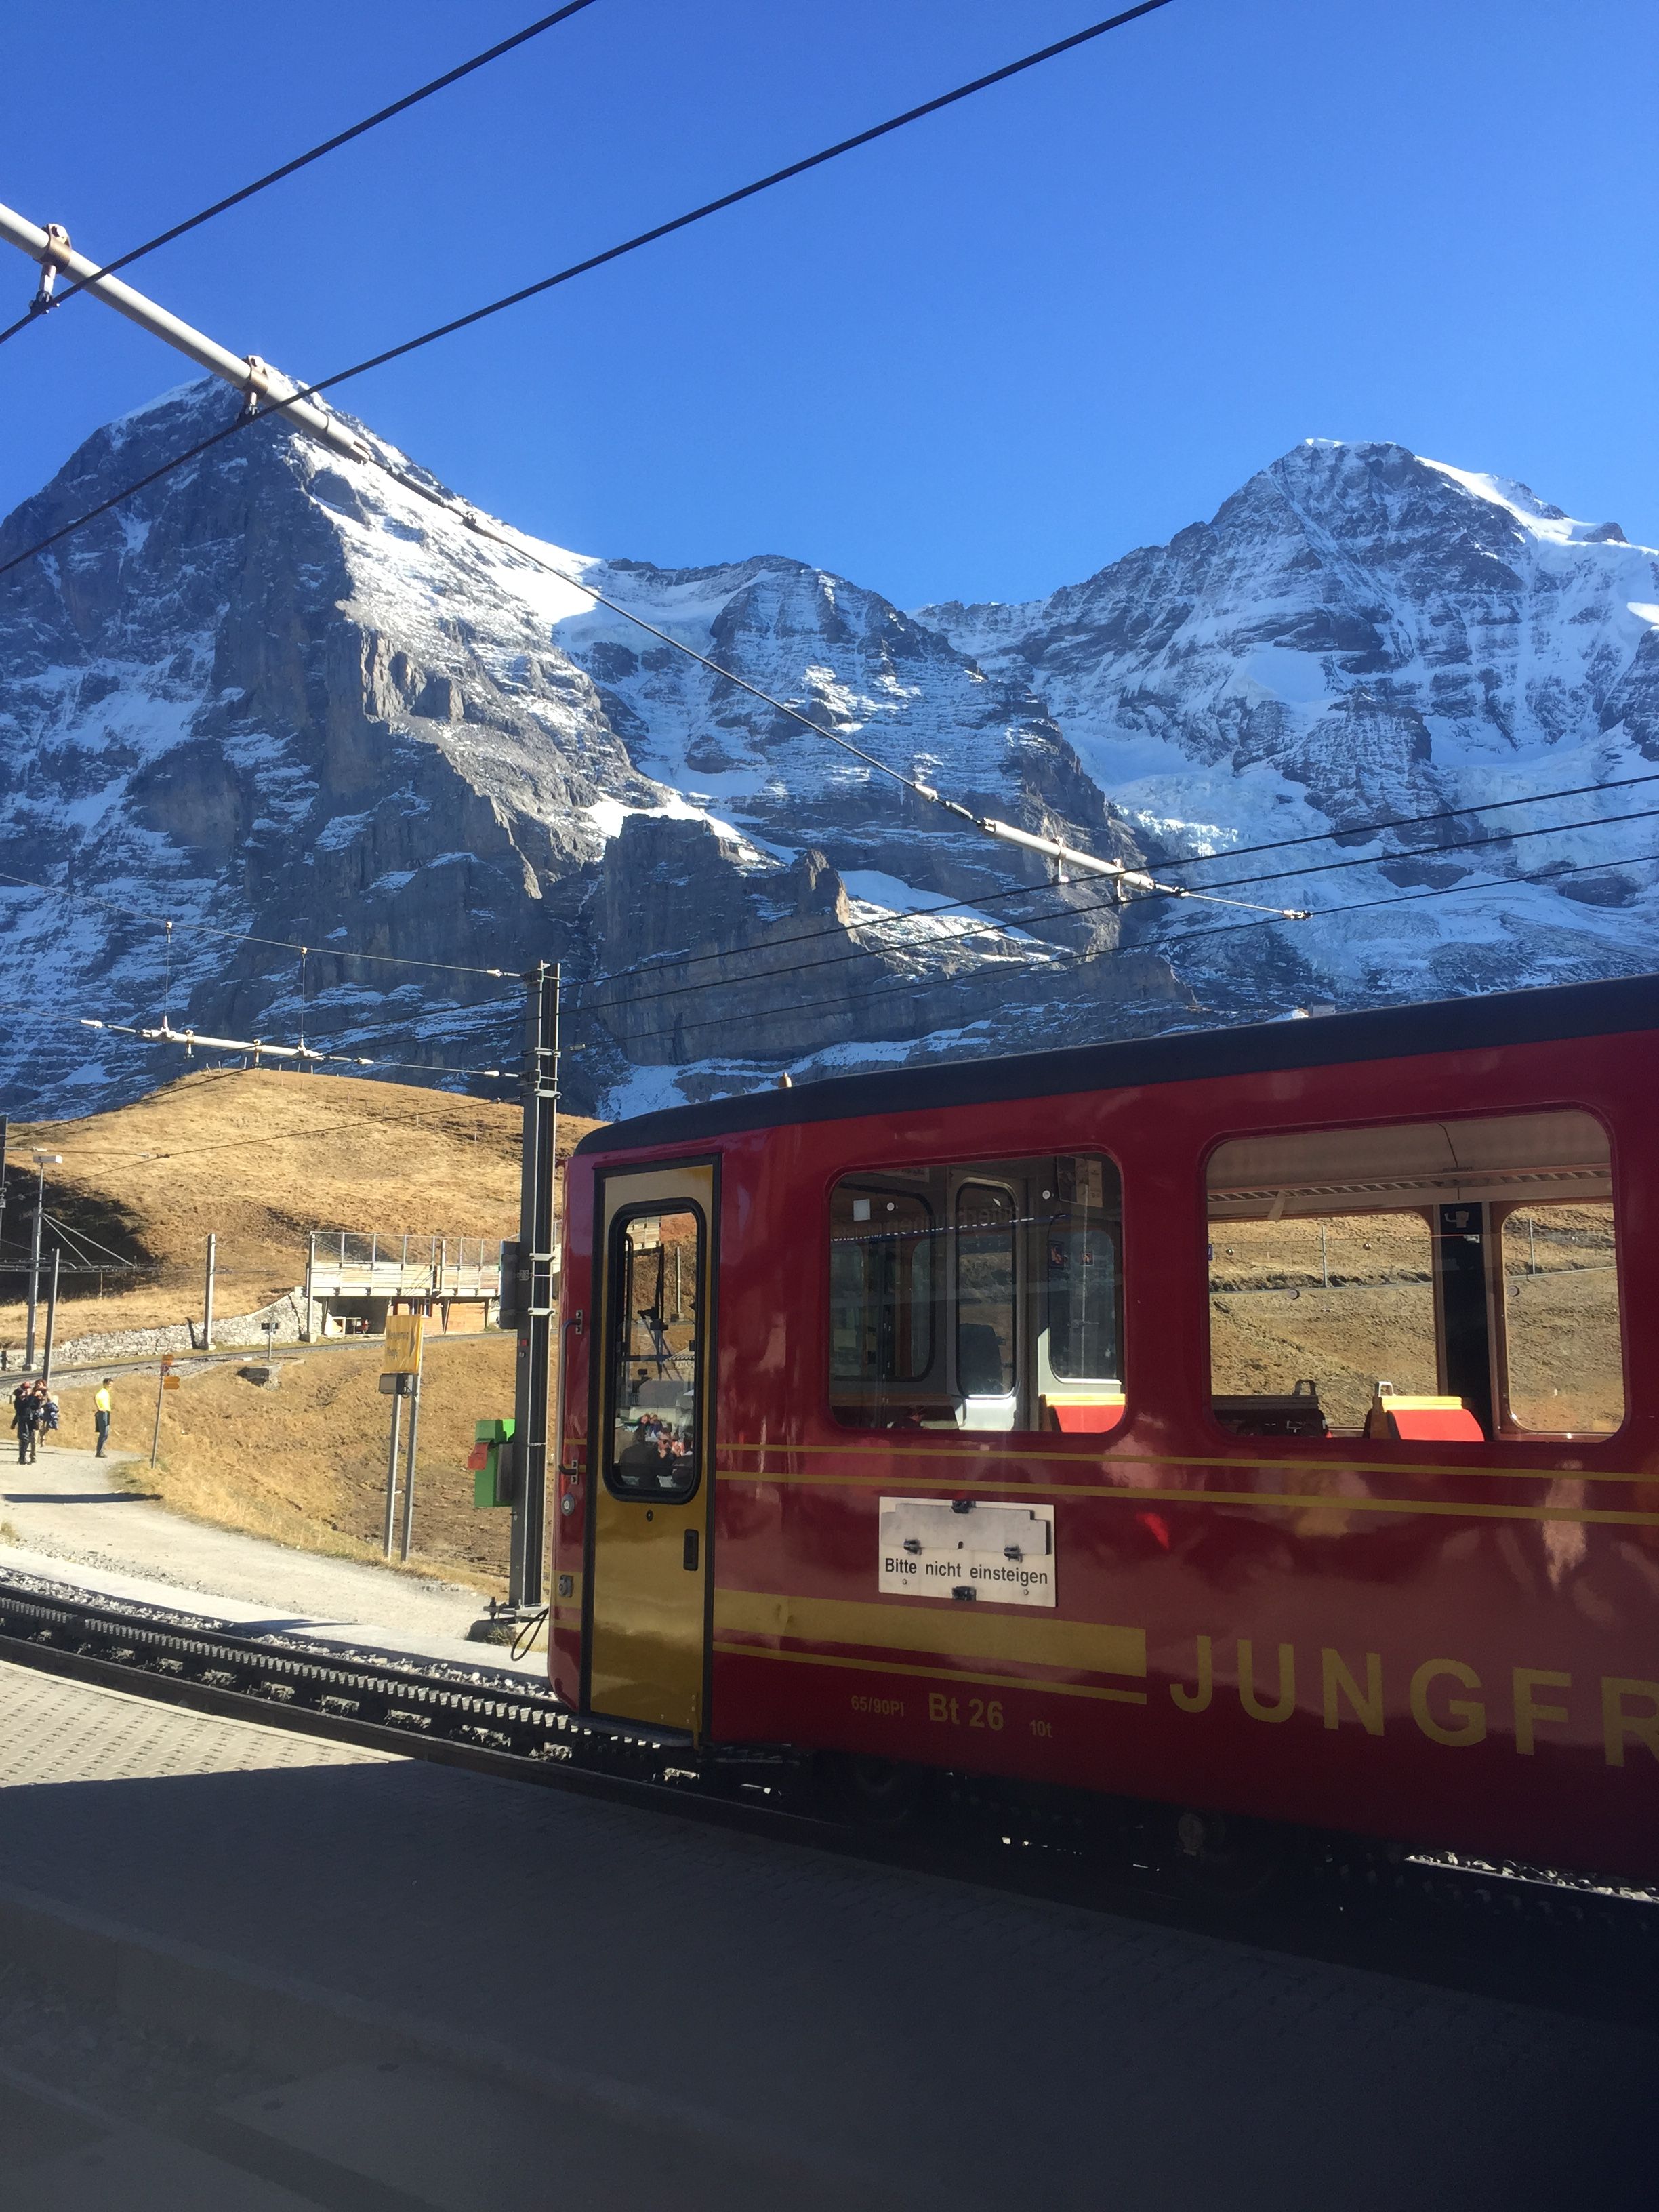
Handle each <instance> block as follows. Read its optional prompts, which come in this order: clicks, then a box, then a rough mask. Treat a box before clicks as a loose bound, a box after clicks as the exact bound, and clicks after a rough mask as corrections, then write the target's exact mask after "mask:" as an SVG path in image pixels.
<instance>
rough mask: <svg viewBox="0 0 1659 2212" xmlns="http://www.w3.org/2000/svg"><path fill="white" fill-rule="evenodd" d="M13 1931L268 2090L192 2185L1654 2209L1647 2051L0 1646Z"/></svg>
mask: <svg viewBox="0 0 1659 2212" xmlns="http://www.w3.org/2000/svg"><path fill="white" fill-rule="evenodd" d="M8 1785H9V1786H8ZM7 1956H14V1957H22V1958H26V1959H27V1962H28V1963H29V1965H30V1966H32V1967H33V1968H34V1969H35V1970H37V1971H40V1972H57V1973H58V1976H59V1977H60V1978H70V1979H72V1980H73V1981H74V1983H75V1984H76V1987H77V1988H79V1989H80V1990H82V1991H83V1992H84V1993H90V1994H93V1995H94V1996H97V1999H98V2001H99V2002H101V2003H102V2004H103V2005H105V2006H106V2008H108V2009H110V2010H111V2011H112V2012H115V2013H118V2014H125V2015H144V2016H146V2017H149V2018H162V2017H165V2018H166V2019H167V2021H169V2023H170V2024H171V2025H173V2026H174V2027H195V2028H196V2029H197V2030H198V2031H199V2032H201V2033H205V2034H208V2035H210V2036H211V2037H212V2038H214V2039H217V2040H219V2041H220V2042H221V2043H223V2042H224V2041H225V2040H226V2039H230V2040H232V2041H234V2040H236V2039H240V2042H241V2045H242V2047H243V2048H245V2049H246V2050H248V2051H258V2053H259V2055H260V2057H261V2060H262V2063H267V2064H270V2065H275V2066H277V2067H278V2068H280V2069H282V2070H283V2071H284V2072H285V2073H286V2074H287V2075H289V2076H290V2077H291V2080H290V2085H289V2087H285V2088H283V2089H282V2090H279V2091H277V2092H276V2093H274V2099H275V2101H274V2102H273V2100H272V2098H271V2097H270V2096H266V2097H260V2096H254V2097H252V2098H248V2099H244V2100H242V2101H241V2103H240V2105H237V2106H233V2107H229V2108H224V2109H221V2110H217V2111H216V2112H212V2113H210V2114H209V2115H208V2116H207V2117H206V2118H204V2121H203V2122H202V2124H201V2125H200V2126H198V2127H197V2128H196V2129H194V2130H191V2131H187V2132H188V2135H189V2139H188V2141H186V2142H185V2143H184V2145H183V2150H188V2151H189V2152H190V2154H191V2155H192V2156H196V2157H204V2158H216V2159H218V2160H221V2162H222V2163H224V2164H228V2165H229V2166H232V2167H233V2168H234V2171H235V2172H236V2173H237V2174H238V2175H240V2176H242V2177H244V2179H246V2182H247V2185H248V2187H249V2188H252V2184H253V2182H255V2181H257V2182H258V2184H260V2185H262V2186H264V2187H265V2188H266V2189H268V2190H273V2191H275V2190H283V2191H288V2192H289V2196H288V2197H287V2198H284V2197H258V2196H257V2195H246V2197H242V2196H224V2197H222V2199H221V2200H220V2201H221V2202H222V2203H223V2204H224V2205H225V2206H226V2207H229V2206H231V2205H240V2203H243V2202H244V2201H246V2203H248V2204H250V2205H253V2204H256V2203H284V2202H292V2201H294V2200H295V2199H297V2200H298V2202H299V2203H301V2204H302V2205H303V2204H306V2203H336V2204H347V2203H351V2204H372V2205H376V2206H381V2207H386V2208H391V2207H394V2206H414V2207H418V2206H422V2205H428V2206H437V2207H440V2208H446V2212H447V2209H448V2208H453V2212H470V2208H471V2207H472V2206H474V2205H478V2206H482V2205H483V2204H484V2203H500V2202H501V2201H504V2198H512V2197H515V2196H516V2197H517V2198H518V2201H521V2202H524V2203H526V2204H527V2205H532V2206H544V2205H545V2206H564V2205H567V2204H568V2205H571V2206H578V2205H582V2206H586V2205H594V2206H600V2205H606V2206H608V2205H610V2204H612V2203H614V2204H617V2206H619V2207H621V2206H624V2205H626V2206H636V2207H650V2208H652V2212H655V2208H657V2207H659V2206H661V2207H669V2208H674V2207H679V2206H684V2207H687V2208H691V2207H698V2208H701V2207H702V2205H704V2204H708V2205H710V2206H711V2207H712V2206H713V2205H714V2203H717V2202H718V2203H720V2205H721V2206H723V2207H724V2208H726V2212H739V2208H746V2207H748V2206H749V2205H751V2204H752V2205H755V2206H759V2205H760V2204H761V2203H765V2204H766V2205H767V2206H768V2208H769V2212H775V2207H776V2206H777V2205H778V2204H779V2203H788V2204H790V2205H791V2206H792V2208H793V2207H800V2208H803V2212H804V2208H806V2207H809V2206H811V2207H816V2206H817V2205H820V2204H822V2205H823V2206H826V2207H827V2206H829V2205H830V2204H836V2205H840V2206H854V2205H856V2206H859V2207H860V2208H863V2207H865V2206H870V2207H878V2206H889V2205H891V2206H915V2207H919V2208H928V2212H932V2208H936V2207H937V2208H941V2212H942V2208H944V2207H945V2206H950V2207H953V2208H957V2212H981V2208H985V2212H989V2209H990V2208H992V2207H997V2208H1006V2207H1008V2206H1010V2205H1012V2204H1018V2203H1036V2204H1041V2205H1042V2207H1043V2208H1044V2212H1049V2208H1053V2212H1073V2208H1075V2212H1083V2208H1085V2207H1087V2208H1089V2212H1099V2208H1102V2207H1110V2208H1112V2212H1177V2208H1178V2212H1190V2208H1191V2207H1193V2206H1194V2205H1195V2204H1199V2203H1204V2204H1213V2205H1217V2206H1220V2207H1224V2208H1226V2212H1250V2208H1255V2207H1256V2206H1261V2207H1262V2208H1264V2212H1265V2208H1267V2207H1272V2208H1273V2212H1301V2208H1306V2212H1372V2208H1376V2212H1384V2208H1386V2209H1387V2212H1399V2207H1400V2206H1401V2204H1402V2203H1409V2204H1410V2205H1411V2206H1412V2207H1413V2212H1486V2208H1491V2212H1534V2208H1538V2212H1542V2208H1545V2207H1549V2208H1552V2212H1553V2208H1556V2207H1559V2205H1561V2204H1563V2203H1570V2202H1577V2201H1583V2202H1587V2203H1594V2204H1595V2205H1596V2207H1597V2208H1598V2212H1634V2208H1636V2207H1638V2206H1641V2207H1644V2208H1645V2207H1646V2206H1648V2205H1650V2204H1651V2203H1652V2202H1653V2197H1654V2183H1653V2178H1652V2171H1651V2163H1652V2162H1651V2157H1650V2148H1649V2141H1650V2122H1649V2119H1648V2117H1647V2115H1648V2111H1649V2106H1650V2096H1651V2083H1652V2081H1653V2078H1654V2072H1655V2068H1656V2063H1659V2038H1656V2037H1654V2036H1650V2035H1646V2034H1643V2033H1635V2032H1632V2031H1630V2030H1628V2029H1616V2028H1612V2027H1601V2026H1598V2025H1595V2024H1593V2023H1587V2022H1585V2021H1578V2020H1573V2019H1567V2018H1563V2017H1560V2016H1558V2015H1553V2014H1548V2013H1545V2012H1541V2011H1534V2010H1530V2009H1528V2008H1525V2007H1522V2006H1516V2005H1505V2004H1502V2003H1498V2002H1492V2001H1488V2000H1486V1999H1483V1998H1478V1997H1470V1996H1455V1995H1447V1994H1445V1993H1443V1992H1441V1991H1437V1990H1431V1989H1427V1988H1425V1987H1422V1986H1420V1985H1417V1984H1410V1983H1407V1982H1404V1981H1396V1980H1393V1979H1390V1978H1389V1977H1387V1976H1384V1975H1380V1974H1375V1973H1367V1972H1358V1971H1351V1970H1346V1969H1344V1968H1341V1967H1337V1966H1328V1965H1324V1964H1320V1963H1316V1962H1312V1961H1309V1960H1300V1959H1289V1958H1285V1957H1280V1956H1273V1955H1268V1954H1263V1953H1260V1952H1256V1951H1254V1950H1251V1949H1249V1948H1246V1947H1243V1946H1241V1945H1237V1944H1231V1943H1226V1942H1216V1941H1211V1940H1208V1939H1206V1938H1203V1937H1200V1936H1193V1935H1190V1934H1186V1933H1177V1932H1171V1931H1169V1930H1165V1929H1155V1928H1150V1927H1147V1926H1146V1925H1144V1924H1141V1923H1133V1922H1130V1921H1127V1920H1122V1919H1115V1918H1112V1917H1106V1916H1097V1915H1093V1914H1089V1913H1085V1912H1081V1911H1073V1910H1071V1909H1069V1908H1064V1907H1058V1906H1052V1905H1042V1904H1038V1903H1033V1902H1030V1901H1027V1900H1024V1899H1014V1898H1010V1897H1006V1896H1003V1895H1000V1894H996V1893H987V1892H985V1891H981V1890H979V1889H976V1888H974V1887H969V1886H966V1885H963V1884H960V1883H952V1882H949V1881H936V1880H932V1879H929V1878H927V1877H925V1876H921V1875H913V1874H909V1873H905V1872H901V1871H896V1870H894V1869H885V1868H880V1867H871V1866H866V1865H862V1864H860V1863H855V1862H850V1861H847V1860H842V1859H838V1858H835V1857H829V1856H826V1855H824V1854H823V1853H820V1852H817V1851H813V1850H805V1849H801V1848H799V1847H792V1846H790V1845H788V1844H778V1843H774V1842H770V1841H763V1840H758V1839H757V1838H750V1837H744V1836H738V1835H734V1834H732V1833H730V1832H726V1831H724V1830H720V1829H715V1828H709V1827H707V1826H697V1825H696V1824H694V1823H691V1822H690V1821H683V1820H676V1819H672V1818H669V1817H665V1816H660V1815H654V1814H645V1813H637V1812H635V1811H633V1810H631V1809H628V1808H619V1807H617V1806H614V1805H610V1804H606V1803H604V1802H597V1801H593V1800H590V1799H586V1798H581V1797H577V1796H566V1795H563V1794H562V1793H560V1792H558V1791H557V1790H536V1789H532V1788H528V1787H524V1786H520V1785H516V1784H510V1783H505V1782H496V1781H493V1780H485V1779H481V1778H475V1777H471V1776H469V1775H466V1774H464V1773H459V1772H457V1771H453V1770H449V1769H446V1768H442V1767H437V1766H433V1765H423V1764H421V1763H419V1762H416V1761H408V1760H404V1759H397V1758H392V1757H387V1756H385V1755H380V1754H376V1753H363V1752H358V1751H355V1750H350V1749H346V1748H343V1747H338V1746H332V1745H327V1744H323V1743H316V1742H307V1741H305V1740H304V1739H296V1738H295V1737H294V1736H293V1735H277V1734H276V1733H271V1734H269V1735H267V1734H266V1733H265V1732H264V1731H263V1730H261V1729H258V1728H255V1727H251V1726H248V1725H246V1724H243V1723H237V1722H227V1721H222V1720H217V1719H208V1718H202V1717H195V1716H192V1715H191V1714H188V1713H185V1712H181V1711H175V1710H173V1709H172V1708H165V1707H159V1706H156V1705H151V1704H149V1703H147V1702H146V1701H144V1700H143V1699H133V1698H129V1697H126V1696H124V1695H121V1694H118V1693H115V1692H107V1691H103V1690H98V1689H93V1688H90V1687H88V1686H82V1685H79V1684H76V1683H71V1682H68V1681H64V1680H58V1679H57V1678H52V1677H46V1676H43V1675H41V1674H37V1673H34V1672H33V1671H30V1670H25V1669H18V1668H9V1667H6V1666H3V1665H0V1959H3V1958H5V1957H7ZM3 2055H4V2054H3V2053H0V2057H3ZM58 2086H59V2087H65V2088H68V2089H71V2090H72V2088H73V2084H59V2085H58ZM175 2147H176V2145H175ZM93 2148H96V2146H95V2145H94V2146H93ZM183 2150H181V2151H180V2155H181V2156H182V2155H183ZM87 2155H88V2145H87V2143H86V2142H80V2143H77V2144H71V2145H69V2146H63V2145H59V2146H58V2147H57V2148H56V2149H55V2150H52V2151H49V2152H48V2153H47V2154H46V2155H45V2156H43V2158H42V2159H41V2160H40V2162H39V2165H38V2172H39V2175H40V2183H41V2187H42V2189H43V2190H44V2189H45V2188H46V2184H47V2182H48V2180H50V2183H51V2186H52V2188H53V2189H56V2190H58V2191H59V2193H58V2194H57V2195H47V2194H41V2195H39V2196H37V2197H27V2198H26V2199H25V2200H24V2201H26V2202H27V2203H30V2204H31V2205H33V2204H37V2203H38V2204H39V2205H41V2206H46V2205H51V2206H53V2207H57V2206H59V2205H62V2206H63V2207H64V2212H71V2208H74V2212H78V2208H79V2207H81V2206H82V2205H87V2206H90V2205H91V2204H93V2203H110V2202H112V2201H116V2200H114V2199H112V2197H111V2195H110V2193H109V2191H108V2186H107V2185H108V2180H109V2172H108V2169H107V2167H106V2168H105V2169H104V2176H103V2179H104V2185H105V2194H104V2196H103V2197H101V2198H99V2197H97V2196H96V2195H95V2194H94V2193H89V2192H91V2191H92V2182H91V2180H90V2179H88V2176H89V2175H90V2174H91V2172H92V2171H93V2170H92V2169H89V2168H87V2167H86V2166H84V2164H82V2166H80V2167H76V2166H75V2160H76V2159H77V2158H80V2159H82V2160H84V2159H85V2157H86V2156H87ZM132 2155H133V2156H134V2158H135V2159H137V2156H138V2154H137V2151H135V2152H133V2154H132ZM162 2155H163V2154H162V2152H161V2151H158V2150H157V2149H156V2148H155V2145H154V2143H149V2144H147V2146H146V2147H145V2148H144V2150H143V2156H144V2157H145V2158H147V2159H149V2160H152V2161H153V2160H155V2159H157V2158H160V2157H161V2156H162ZM134 2170H135V2172H136V2171H137V2167H136V2166H135V2169H134ZM145 2171H146V2172H148V2171H149V2168H148V2167H147V2168H145ZM77 2174H78V2175H79V2177H80V2179H79V2180H78V2181H77V2179H76V2176H77ZM342 2176H346V2177H355V2179H351V2180H350V2183H349V2186H348V2185H347V2182H346V2181H345V2180H343V2179H342V2178H341V2177H342ZM526 2177H527V2179H526ZM241 2185H242V2184H241V2183H240V2182H239V2184H238V2186H239V2187H240V2186H241ZM77 2186H78V2187H81V2188H82V2194H81V2195H80V2196H76V2195H75V2194H74V2193H73V2192H74V2190H75V2189H76V2187H77ZM147 2186H148V2184H147ZM193 2186H195V2184H194V2183H192V2187H193ZM204 2186H206V2185H204ZM179 2190H180V2193H179V2194H178V2195H176V2197H174V2198H173V2199H172V2200H167V2199H165V2198H163V2199H162V2200H161V2201H169V2202H173V2203H178V2204H179V2205H180V2206H183V2205H185V2204H187V2203H194V2202H196V2201H197V2199H196V2198H194V2197H190V2196H188V2195H186V2194H185V2193H183V2185H182V2183H180V2185H179ZM354 2190H355V2191H356V2194H353V2193H352V2192H353V2191H354ZM65 2192H67V2193H65ZM376 2192H378V2193H376ZM526 2192H527V2193H526ZM119 2201H122V2202H124V2203H125V2202H131V2203H135V2204H137V2203H139V2202H141V2201H142V2202H143V2203H148V2202H149V2201H150V2199H149V2198H148V2197H145V2198H143V2199H140V2198H139V2197H136V2196H135V2197H128V2198H125V2199H120V2200H119ZM206 2201H209V2202H211V2201H213V2200H212V2198H211V2197H209V2198H208V2199H207V2200H206Z"/></svg>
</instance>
